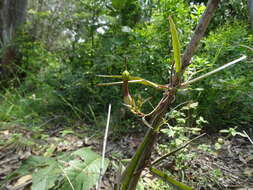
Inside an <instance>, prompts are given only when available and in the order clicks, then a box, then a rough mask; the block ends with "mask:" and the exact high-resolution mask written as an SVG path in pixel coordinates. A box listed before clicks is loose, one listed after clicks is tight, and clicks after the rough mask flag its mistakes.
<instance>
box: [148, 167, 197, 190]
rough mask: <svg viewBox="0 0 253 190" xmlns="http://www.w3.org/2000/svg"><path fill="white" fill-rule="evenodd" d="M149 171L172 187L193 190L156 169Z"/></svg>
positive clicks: (180, 189)
mask: <svg viewBox="0 0 253 190" xmlns="http://www.w3.org/2000/svg"><path fill="white" fill-rule="evenodd" d="M150 171H151V172H153V173H154V174H155V175H157V176H158V177H161V178H162V179H163V180H164V181H166V182H168V183H169V184H171V185H173V186H174V187H175V188H177V189H179V190H193V189H192V188H191V187H189V186H187V185H185V184H183V183H181V182H179V181H177V180H175V179H173V178H172V177H169V176H168V175H167V174H166V173H164V172H162V171H161V170H158V169H156V168H150Z"/></svg>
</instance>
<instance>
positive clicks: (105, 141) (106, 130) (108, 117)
mask: <svg viewBox="0 0 253 190" xmlns="http://www.w3.org/2000/svg"><path fill="white" fill-rule="evenodd" d="M111 107H112V106H111V104H110V105H109V108H108V115H107V123H106V128H105V136H104V141H103V150H102V159H101V166H100V172H99V179H98V183H97V185H96V190H100V189H101V184H102V177H103V170H104V165H105V150H106V143H107V137H108V130H109V124H110V117H111Z"/></svg>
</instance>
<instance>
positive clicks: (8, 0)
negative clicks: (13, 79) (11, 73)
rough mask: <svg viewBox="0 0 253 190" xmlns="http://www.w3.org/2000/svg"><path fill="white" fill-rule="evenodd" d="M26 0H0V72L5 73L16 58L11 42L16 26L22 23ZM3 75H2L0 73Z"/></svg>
mask: <svg viewBox="0 0 253 190" xmlns="http://www.w3.org/2000/svg"><path fill="white" fill-rule="evenodd" d="M26 6H27V0H1V2H0V41H1V47H0V48H1V50H2V54H1V59H0V72H2V74H4V75H6V74H7V73H8V69H7V70H6V68H8V67H11V66H10V64H11V63H12V62H13V61H14V60H15V58H16V48H15V46H14V45H13V44H12V43H13V41H14V38H15V34H16V31H17V29H18V27H19V26H20V25H21V24H23V23H24V21H25V14H26ZM2 76H3V75H2Z"/></svg>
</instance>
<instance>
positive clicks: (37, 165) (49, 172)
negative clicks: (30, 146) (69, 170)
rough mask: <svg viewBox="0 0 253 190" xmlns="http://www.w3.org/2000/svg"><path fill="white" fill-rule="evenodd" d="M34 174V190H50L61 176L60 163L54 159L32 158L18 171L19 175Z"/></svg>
mask: <svg viewBox="0 0 253 190" xmlns="http://www.w3.org/2000/svg"><path fill="white" fill-rule="evenodd" d="M34 169H36V171H35V172H33V174H32V190H48V189H50V188H52V187H53V186H54V185H55V182H56V181H57V179H58V178H59V177H60V175H61V173H62V172H61V170H60V168H59V167H58V162H57V161H56V160H55V159H53V158H46V157H41V156H30V157H29V158H28V159H27V160H25V161H24V163H23V164H22V166H21V167H20V168H19V169H18V170H17V173H18V174H19V175H27V174H30V173H31V172H32V171H33V170H34Z"/></svg>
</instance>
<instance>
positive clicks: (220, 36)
mask: <svg viewBox="0 0 253 190" xmlns="http://www.w3.org/2000/svg"><path fill="white" fill-rule="evenodd" d="M247 27H248V25H247V24H245V23H241V22H239V21H236V22H228V23H226V24H225V25H224V26H221V27H220V28H217V30H216V31H214V32H211V33H210V35H209V36H208V37H207V38H206V39H205V40H204V46H203V48H202V49H201V50H200V53H199V54H198V56H195V57H194V59H193V66H192V67H191V68H190V69H189V70H192V69H194V67H196V68H195V70H200V71H204V70H205V72H206V70H207V68H208V70H210V69H212V68H215V67H217V66H216V65H218V66H219V65H223V64H225V63H227V62H229V61H230V60H229V59H228V57H231V55H232V56H233V57H234V58H238V57H239V56H240V55H241V54H246V55H248V60H249V61H244V62H242V63H240V64H237V65H236V66H234V67H233V68H232V69H230V70H225V71H223V72H220V73H218V74H216V75H214V76H213V77H212V78H208V79H206V80H204V81H202V82H199V83H198V84H197V85H194V87H195V88H197V89H196V90H194V89H193V90H192V91H191V93H190V94H191V97H192V98H193V99H196V100H198V101H199V103H200V106H199V109H198V112H199V113H201V114H202V115H203V116H204V117H205V118H206V119H207V120H208V121H210V125H212V126H216V127H217V126H219V127H222V126H223V127H226V126H231V125H232V126H233V125H240V126H247V125H248V124H250V123H251V122H252V117H251V115H252V114H253V113H252V102H253V101H252V96H251V94H252V84H251V81H252V80H253V78H252V76H253V73H252V65H251V64H250V60H251V59H252V55H253V54H252V52H251V51H250V50H248V49H247V48H243V47H241V46H240V45H243V44H244V45H249V46H250V44H252V42H253V38H252V35H251V34H249V32H248V30H247ZM197 74H198V73H197ZM201 88H202V89H201ZM238 110H240V111H238ZM213 118H215V119H213Z"/></svg>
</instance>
